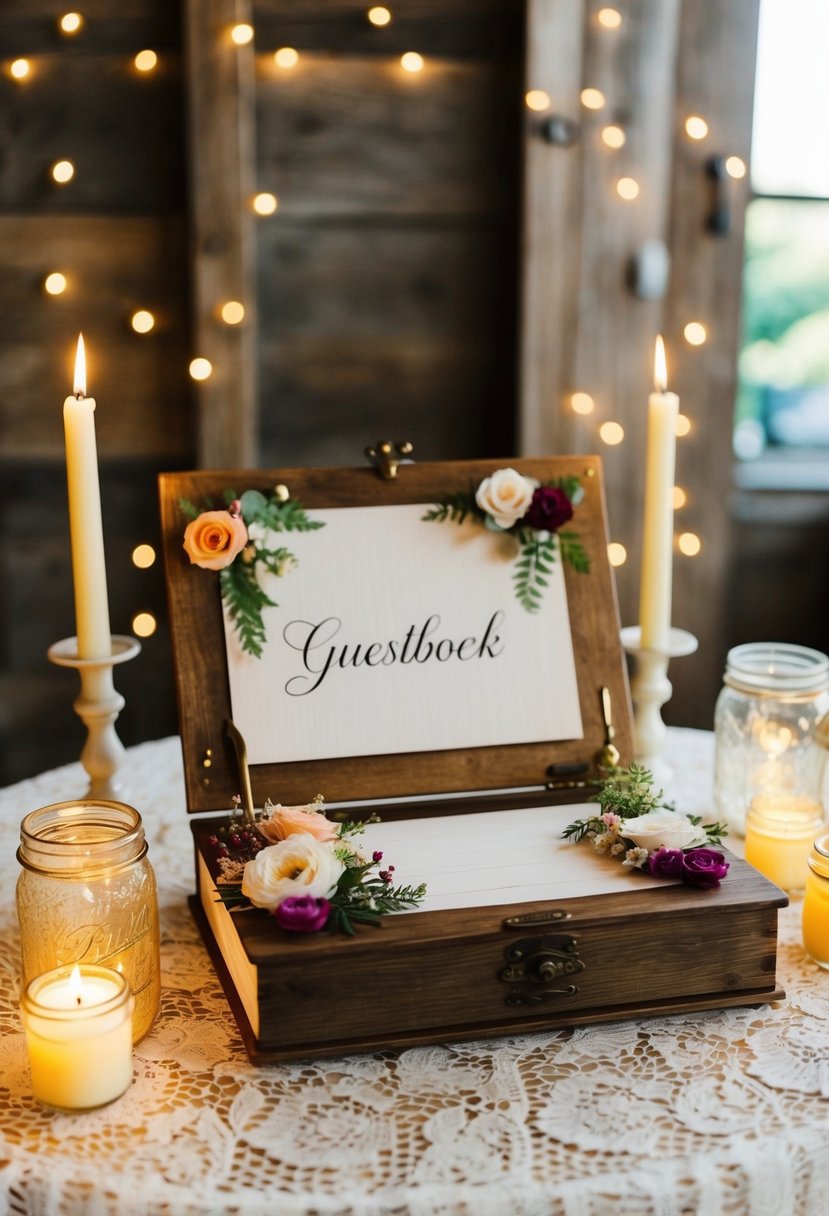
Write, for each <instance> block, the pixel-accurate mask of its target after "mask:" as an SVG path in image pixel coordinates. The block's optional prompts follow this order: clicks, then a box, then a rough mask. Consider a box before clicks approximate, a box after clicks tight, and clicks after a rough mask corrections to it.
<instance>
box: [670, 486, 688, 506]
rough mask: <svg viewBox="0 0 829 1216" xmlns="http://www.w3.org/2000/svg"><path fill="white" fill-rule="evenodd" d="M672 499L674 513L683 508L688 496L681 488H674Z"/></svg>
mask: <svg viewBox="0 0 829 1216" xmlns="http://www.w3.org/2000/svg"><path fill="white" fill-rule="evenodd" d="M673 499H674V510H675V511H679V510H680V508H681V507H684V506H685V504H686V502H687V501H688V495H687V494H686V492H685V491H684V490H683V488H682V486H674V494H673Z"/></svg>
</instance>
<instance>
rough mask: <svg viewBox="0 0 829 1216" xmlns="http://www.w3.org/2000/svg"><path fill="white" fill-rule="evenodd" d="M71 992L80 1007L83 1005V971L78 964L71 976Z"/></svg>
mask: <svg viewBox="0 0 829 1216" xmlns="http://www.w3.org/2000/svg"><path fill="white" fill-rule="evenodd" d="M69 991H70V992H71V994H72V996H73V997H74V998H75V1001H76V1003H77V1004H78V1005H82V1004H83V984H82V983H81V969H80V967H79V966H78V964H77V963H75V966H74V967H73V968H72V971H71V973H70V975H69Z"/></svg>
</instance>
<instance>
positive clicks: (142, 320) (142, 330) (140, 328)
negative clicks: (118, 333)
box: [130, 308, 155, 334]
mask: <svg viewBox="0 0 829 1216" xmlns="http://www.w3.org/2000/svg"><path fill="white" fill-rule="evenodd" d="M130 325H131V326H132V327H133V329H134V330H135V332H136V333H137V334H148V333H149V332H150V330H151V329H152V328H153V326H154V325H155V317H154V316H153V314H152V313H151V312H147V310H146V308H139V310H138V312H134V313H133V314H132V316H131V317H130Z"/></svg>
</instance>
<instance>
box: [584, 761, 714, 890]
mask: <svg viewBox="0 0 829 1216" xmlns="http://www.w3.org/2000/svg"><path fill="white" fill-rule="evenodd" d="M593 801H595V802H598V803H599V804H600V806H601V811H600V812H599V813H598V814H596V815H593V816H591V817H590V818H588V819H577V820H575V821H574V822H573V823H571V824H570V825H569V826H568V827H566V828H565V829H564V832H563V833H562V835H563V836H564V838H565V839H566V840H571V841H572V842H573V843H574V844H577V843H578V842H579V841H580V840H584V839H588V840H592V842H593V848H594V849H595V850H596V852H597V853H604V854H609V855H610V856H611V857H618V858H619V860H620V861H621V863H622V865H623V866H625V867H626V868H627V869H630V870H640V871H642V872H644V873H647V874H652V875H653V876H654V877H655V878H678V879H681V881H682V882H685V883H688V884H689V885H690V886H693V887H701V888H703V889H708V890H710V889H711V888H713V887H718V886H719V885H720V883H721V882H722V880H723V879H724V878H725V876H726V875H727V873H728V868H729V863H728V862H727V861H726V860H725V856H724V855H723V854H722V853H720V852H719V851H718V850H717V848H716V846H717V845H719V844H721V842H722V838H723V836H724V835H725V834H726V828H725V826H724V825H723V824H721V823H709V824H704V823H703V822H702V819H701V817H700V816H699V815H686V814H685V813H684V812H682V811H677V810H676V808H675V807H674V805H673V804H672V803H670V802H666V801H665V795H664V791H662V790H659V791H658V792H654V789H653V776H652V774H651V773H650V772H649V771H648V769H646V768H643V767H641V766H640V765H638V764H631V766H630V768H629V769H620V770H619V771H618V772H617V773H615V774H614V775H613V776H612V777H609V778H608V779H607V780H606V781H605V782H604V784H603V786H602V788H601V790H600V791H599V793H598V794H596V795H595V796H594V799H593Z"/></svg>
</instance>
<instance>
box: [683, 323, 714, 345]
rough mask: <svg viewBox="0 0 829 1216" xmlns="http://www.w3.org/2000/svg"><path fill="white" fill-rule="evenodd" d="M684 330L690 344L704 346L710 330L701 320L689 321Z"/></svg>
mask: <svg viewBox="0 0 829 1216" xmlns="http://www.w3.org/2000/svg"><path fill="white" fill-rule="evenodd" d="M682 332H683V333H684V334H685V341H686V342H687V343H688V345H689V346H702V344H703V343H704V342H705V339H706V338H707V337H708V331H707V330H706V328H705V326H704V325H703V324H702V323H701V322H700V321H689V322H688V324H687V325H686V326H685V328H684V329H683V331H682Z"/></svg>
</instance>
